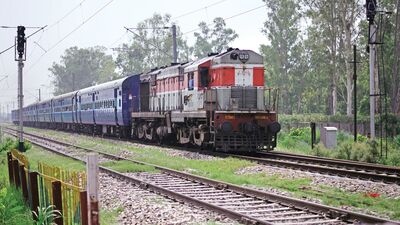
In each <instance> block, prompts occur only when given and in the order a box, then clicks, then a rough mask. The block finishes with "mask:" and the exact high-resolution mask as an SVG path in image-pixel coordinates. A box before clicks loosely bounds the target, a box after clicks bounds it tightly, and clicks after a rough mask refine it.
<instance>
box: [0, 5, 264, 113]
mask: <svg viewBox="0 0 400 225" xmlns="http://www.w3.org/2000/svg"><path fill="white" fill-rule="evenodd" d="M110 2H111V3H110ZM108 3H109V4H108ZM107 4H108V5H107ZM106 5H107V6H106ZM209 5H211V6H210V7H206V6H209ZM262 5H263V2H262V1H261V0H250V1H243V0H204V1H199V0H146V1H136V0H113V1H112V0H0V6H1V7H0V26H17V25H24V26H32V27H40V26H44V25H48V29H46V30H45V31H44V32H42V31H41V32H39V33H37V34H36V35H34V36H33V37H32V38H30V39H29V40H28V45H27V48H28V50H27V60H26V62H25V67H24V95H25V104H24V105H27V104H30V103H32V102H34V101H36V100H37V95H38V89H39V88H40V89H41V90H42V99H44V98H49V97H50V96H51V93H52V86H51V78H50V77H49V75H50V72H49V71H48V68H49V67H51V65H52V63H53V62H59V61H60V56H61V55H62V54H63V52H64V50H65V49H66V48H69V47H71V46H78V47H91V46H96V45H101V46H105V47H107V48H112V47H118V45H120V44H121V43H126V42H128V40H129V38H130V37H131V35H130V34H128V33H126V31H125V30H124V28H123V27H124V26H128V27H133V26H135V25H136V24H137V23H138V22H140V21H142V20H144V19H146V18H149V17H151V16H152V15H153V14H154V13H162V14H165V13H168V14H170V15H171V16H172V17H173V18H174V17H177V16H180V15H183V14H186V13H189V12H192V11H194V10H197V9H200V10H198V11H197V12H196V13H192V14H190V15H186V16H182V17H179V18H177V19H176V20H175V22H176V24H177V25H179V26H180V27H181V30H182V32H183V33H185V32H187V31H190V30H193V29H195V28H197V25H198V24H199V22H200V21H206V22H207V23H210V22H212V20H213V19H214V18H215V17H218V16H220V17H223V18H228V17H231V16H234V15H237V14H240V13H242V12H246V11H248V10H251V9H254V8H256V7H258V6H262ZM103 7H104V8H103ZM101 8H103V9H102V10H101V11H99V12H98V13H97V14H96V15H94V16H93V17H92V18H91V19H90V20H88V19H89V18H90V17H91V16H92V15H93V14H95V12H96V11H98V10H100V9H101ZM69 12H70V13H69ZM266 12H267V10H266V8H265V7H261V8H258V9H255V10H253V11H251V12H247V13H245V14H243V15H240V16H236V17H234V18H231V19H229V20H226V24H227V26H228V27H230V28H233V29H234V30H235V31H236V32H237V33H238V34H239V38H237V40H236V41H235V42H234V43H233V44H232V47H238V48H244V49H252V50H255V51H257V52H258V51H259V46H260V44H263V43H267V38H266V37H265V36H264V35H263V34H262V33H261V29H262V27H263V23H264V22H265V17H266ZM68 13H69V15H68V16H66V15H67V14H68ZM65 16H66V17H65ZM87 20H88V21H87ZM84 21H87V22H86V23H85V24H83V25H82V26H81V27H80V28H78V26H80V25H81V24H82V23H83V22H84ZM76 28H78V29H77V30H76V31H75V32H73V33H72V34H71V35H69V36H68V37H66V35H67V34H69V33H70V32H71V31H73V30H74V29H76ZM35 30H36V29H27V30H26V32H25V33H26V34H27V35H29V34H31V33H33V32H34V31H35ZM15 35H16V29H15V28H12V29H4V28H0V51H2V50H4V49H6V48H7V47H9V46H10V45H12V44H14V37H15ZM64 37H66V38H65V39H64V40H62V39H63V38H64ZM184 38H186V39H187V40H188V42H189V43H190V44H192V43H193V41H194V38H193V34H192V33H189V34H187V35H185V36H184ZM57 43H58V44H57ZM39 46H40V47H39ZM42 48H43V49H42ZM45 51H47V53H46V52H45ZM109 53H110V54H111V53H113V52H112V50H111V49H110V50H109ZM4 76H8V78H7V79H4V80H2V81H0V104H1V111H3V110H4V109H5V108H3V107H4V106H5V104H9V106H10V108H11V107H12V105H13V104H12V102H15V107H17V63H16V62H15V61H14V50H13V49H12V50H10V51H8V52H6V53H3V54H1V55H0V80H1V79H2V78H4Z"/></svg>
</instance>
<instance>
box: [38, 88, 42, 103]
mask: <svg viewBox="0 0 400 225" xmlns="http://www.w3.org/2000/svg"><path fill="white" fill-rule="evenodd" d="M38 91H39V102H40V101H42V97H41V94H40V88H39V89H38Z"/></svg>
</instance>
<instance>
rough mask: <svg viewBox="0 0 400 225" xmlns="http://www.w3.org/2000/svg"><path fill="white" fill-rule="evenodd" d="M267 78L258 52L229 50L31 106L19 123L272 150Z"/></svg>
mask: <svg viewBox="0 0 400 225" xmlns="http://www.w3.org/2000/svg"><path fill="white" fill-rule="evenodd" d="M264 84H265V82H264V65H263V57H262V56H261V55H260V54H258V53H256V52H254V51H251V50H239V49H228V50H227V51H226V52H223V53H219V54H210V55H209V56H208V57H205V58H202V59H199V60H197V61H193V62H188V63H176V64H171V65H170V66H166V67H162V68H156V69H153V70H151V71H149V72H146V73H142V74H134V75H130V76H127V77H124V78H121V79H118V80H115V81H110V82H107V83H103V84H99V85H95V86H92V87H88V88H85V89H82V90H77V91H74V92H71V93H67V94H63V95H60V96H56V97H53V98H51V99H47V100H44V101H41V102H37V103H34V104H31V105H28V106H26V107H24V108H23V121H24V124H26V125H28V126H37V127H43V128H50V129H66V130H73V131H76V132H82V131H85V132H90V133H94V134H100V135H101V134H104V135H116V136H120V137H126V138H135V139H139V140H147V141H154V142H159V143H177V144H182V145H186V144H188V145H194V146H198V147H202V148H212V149H215V150H218V151H246V152H249V151H257V150H261V149H264V150H272V149H274V147H276V143H277V133H278V132H279V131H280V124H279V123H278V122H277V113H276V110H275V108H276V102H275V101H274V100H272V101H271V96H272V93H271V90H270V89H267V88H265V87H264ZM274 97H275V98H274ZM272 99H276V96H272ZM12 118H13V121H14V122H15V123H17V122H18V110H14V111H12Z"/></svg>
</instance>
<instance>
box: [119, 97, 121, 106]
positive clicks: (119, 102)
mask: <svg viewBox="0 0 400 225" xmlns="http://www.w3.org/2000/svg"><path fill="white" fill-rule="evenodd" d="M118 102H119V104H118V105H119V107H121V99H119V101H118Z"/></svg>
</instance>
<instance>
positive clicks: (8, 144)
mask: <svg viewBox="0 0 400 225" xmlns="http://www.w3.org/2000/svg"><path fill="white" fill-rule="evenodd" d="M18 145H19V143H18V140H13V139H12V138H5V139H4V141H3V142H2V143H1V145H0V152H3V151H9V150H11V149H18ZM31 148H32V144H31V143H30V142H29V141H24V149H25V151H28V150H29V149H31Z"/></svg>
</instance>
